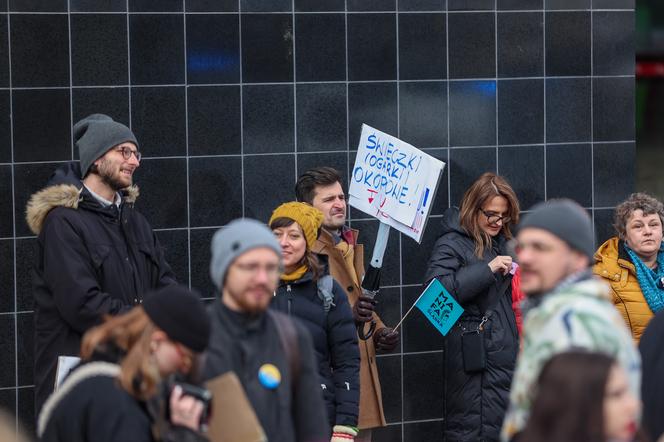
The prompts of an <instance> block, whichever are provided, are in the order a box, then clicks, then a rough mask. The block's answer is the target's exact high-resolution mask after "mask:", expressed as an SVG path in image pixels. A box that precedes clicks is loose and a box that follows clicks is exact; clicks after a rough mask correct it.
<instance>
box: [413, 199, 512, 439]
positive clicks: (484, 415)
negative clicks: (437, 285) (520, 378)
mask: <svg viewBox="0 0 664 442" xmlns="http://www.w3.org/2000/svg"><path fill="white" fill-rule="evenodd" d="M474 250H475V243H474V241H473V240H472V239H471V238H470V237H469V236H468V234H467V233H466V231H465V230H464V229H463V228H462V227H461V226H460V224H459V211H458V209H456V208H450V209H448V210H447V211H446V212H445V214H444V217H443V221H442V233H441V235H440V237H439V238H438V240H437V241H436V244H435V245H434V247H433V250H432V252H431V258H429V264H428V268H427V273H426V277H425V281H426V282H427V283H428V282H429V281H430V280H431V279H433V278H438V280H439V281H440V282H441V283H442V284H443V285H444V286H445V288H446V289H447V290H448V291H449V292H450V294H451V295H452V296H453V297H454V298H455V299H456V300H457V301H458V302H459V304H461V306H462V307H463V308H464V313H463V314H462V315H461V317H460V318H459V320H458V322H457V323H456V324H455V325H454V326H453V327H452V329H451V330H450V331H449V333H448V335H447V336H446V337H445V340H444V344H445V345H444V358H445V363H444V369H445V373H444V388H445V390H444V392H445V404H444V406H445V410H444V413H445V423H444V440H446V441H448V442H456V441H459V442H461V441H471V440H472V441H497V440H499V436H500V429H501V426H502V423H503V417H504V415H505V411H506V409H507V405H508V403H509V391H510V386H511V382H512V375H513V373H514V367H515V363H516V357H517V353H518V350H519V341H518V335H517V328H516V319H515V316H514V311H513V310H512V290H511V284H510V282H511V275H508V276H502V275H500V274H494V273H492V272H491V269H490V268H489V266H488V264H489V262H490V261H491V260H492V259H494V258H495V257H496V256H498V255H506V254H507V252H506V247H505V239H504V237H503V236H502V234H500V235H498V236H497V237H495V238H494V239H493V241H492V245H491V248H490V250H487V251H485V253H484V256H483V257H482V259H480V258H478V257H477V256H476V255H475V251H474ZM483 316H486V317H487V318H488V320H487V322H486V323H485V324H484V326H483V329H484V333H483V336H484V339H483V342H484V347H485V356H486V368H485V369H484V370H483V371H481V372H476V373H466V372H464V366H463V358H462V354H463V353H462V340H461V339H462V338H461V336H462V333H463V332H464V331H474V330H476V329H477V327H478V326H479V324H480V322H481V321H482V317H483Z"/></svg>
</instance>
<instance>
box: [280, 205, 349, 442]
mask: <svg viewBox="0 0 664 442" xmlns="http://www.w3.org/2000/svg"><path fill="white" fill-rule="evenodd" d="M322 221H323V214H322V213H321V211H320V210H318V209H316V208H315V207H312V206H310V205H309V204H306V203H300V202H289V203H284V204H282V205H280V206H279V207H277V208H276V209H275V210H274V212H273V213H272V217H271V218H270V222H269V225H270V229H272V232H274V234H275V236H276V237H277V241H279V245H280V246H281V249H282V251H281V254H282V258H283V265H284V272H283V274H282V275H281V277H280V283H279V287H278V288H277V291H276V293H275V294H274V298H273V299H272V303H271V304H270V308H272V309H275V310H278V311H281V312H283V313H286V314H288V315H289V316H292V317H294V318H297V319H298V320H299V321H301V323H302V324H303V325H304V326H305V327H306V329H307V330H308V331H309V332H310V334H311V337H312V339H313V343H314V350H315V353H316V362H317V363H318V373H319V375H320V384H321V389H322V395H323V399H324V400H325V405H326V408H327V417H328V420H329V422H330V427H331V428H332V429H333V433H332V437H331V439H330V440H331V441H332V442H341V441H344V442H352V441H353V440H354V438H355V436H357V433H358V430H357V417H358V403H359V395H360V392H359V387H360V380H359V376H360V352H359V348H358V346H357V332H356V330H355V322H354V320H353V314H352V313H351V310H350V304H349V303H348V298H347V296H346V292H344V290H343V288H341V286H340V285H339V284H338V283H337V282H336V281H335V280H334V279H332V277H331V276H330V275H325V272H324V266H323V265H321V263H319V260H318V256H317V255H316V254H314V253H313V252H312V251H311V247H312V246H313V244H314V242H315V241H316V238H317V237H318V230H319V229H320V226H321V223H322ZM313 393H315V392H312V394H313Z"/></svg>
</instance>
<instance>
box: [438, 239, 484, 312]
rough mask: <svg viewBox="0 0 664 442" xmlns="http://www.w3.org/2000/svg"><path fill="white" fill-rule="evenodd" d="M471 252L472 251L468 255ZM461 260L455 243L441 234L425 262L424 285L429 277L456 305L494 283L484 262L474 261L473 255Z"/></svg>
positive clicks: (470, 300)
mask: <svg viewBox="0 0 664 442" xmlns="http://www.w3.org/2000/svg"><path fill="white" fill-rule="evenodd" d="M469 253H472V252H469ZM470 258H471V259H472V260H473V262H468V261H470V259H464V255H463V251H462V250H461V247H460V245H459V244H457V243H455V242H453V240H452V239H451V238H449V237H447V236H445V235H443V236H441V237H440V238H438V241H436V244H435V245H434V248H433V251H432V253H431V258H430V259H429V265H428V268H427V273H426V275H427V276H426V282H429V281H430V280H431V279H433V278H438V280H439V281H440V282H441V283H442V284H443V285H444V286H445V288H446V289H447V290H449V291H450V293H451V294H452V295H454V297H455V298H456V300H457V301H458V302H459V303H460V304H462V305H463V304H467V303H469V302H472V301H473V299H474V298H475V297H476V296H478V295H480V294H482V293H485V292H486V289H487V288H489V287H490V286H491V284H494V283H495V282H496V279H495V277H494V275H493V273H492V272H491V268H490V267H489V265H488V263H486V262H484V261H481V260H476V259H477V258H474V255H472V256H470Z"/></svg>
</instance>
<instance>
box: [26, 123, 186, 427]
mask: <svg viewBox="0 0 664 442" xmlns="http://www.w3.org/2000/svg"><path fill="white" fill-rule="evenodd" d="M73 134H74V142H75V145H76V147H77V148H78V152H79V157H80V165H79V163H76V162H71V163H67V164H64V165H63V166H61V167H60V168H58V169H57V170H56V171H55V173H54V174H53V175H52V177H51V179H50V180H49V182H48V184H47V186H46V187H45V188H44V189H42V190H40V191H39V192H37V193H35V194H34V195H32V197H31V198H30V200H29V202H28V205H27V210H26V219H27V222H28V226H29V227H30V229H31V230H32V232H33V233H34V234H35V235H37V243H38V253H37V254H36V255H37V258H36V261H35V264H34V271H33V274H34V277H33V281H32V282H33V293H34V299H35V411H36V414H35V415H38V414H39V410H40V409H41V406H42V404H43V403H44V401H45V400H46V398H47V397H48V395H49V394H50V393H51V392H52V391H53V385H54V379H55V373H56V370H57V363H58V356H76V355H78V353H79V347H80V341H81V336H82V335H83V333H85V331H86V330H88V329H89V328H90V327H92V326H94V325H96V324H98V323H99V322H100V321H101V319H102V317H103V316H104V315H116V314H119V313H122V312H124V311H127V310H129V309H130V308H131V307H132V306H134V305H137V304H140V303H141V302H142V298H143V294H144V293H145V292H147V291H150V290H153V289H157V288H160V287H163V286H167V285H170V284H174V283H175V277H174V275H173V273H172V271H171V268H170V267H169V265H168V264H167V263H166V261H165V259H164V254H163V252H162V249H161V246H160V245H159V243H158V242H157V239H156V237H155V235H154V232H153V231H152V228H151V227H150V225H149V224H148V222H147V220H146V219H145V218H144V217H143V216H142V215H141V214H140V213H138V211H136V210H135V209H134V202H135V201H136V198H137V197H138V188H137V187H136V186H134V185H133V174H134V172H135V171H136V169H137V168H138V166H139V164H140V159H141V154H140V152H139V151H138V142H137V141H136V137H135V136H134V134H133V133H132V132H131V130H130V129H129V128H128V127H126V126H125V125H123V124H121V123H118V122H117V121H113V119H112V118H111V117H108V116H106V115H102V114H93V115H90V116H88V117H87V118H84V119H83V120H81V121H79V122H78V123H76V124H75V125H74V130H73Z"/></svg>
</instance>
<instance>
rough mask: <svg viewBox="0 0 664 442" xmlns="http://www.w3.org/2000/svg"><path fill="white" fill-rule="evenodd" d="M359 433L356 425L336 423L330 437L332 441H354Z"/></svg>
mask: <svg viewBox="0 0 664 442" xmlns="http://www.w3.org/2000/svg"><path fill="white" fill-rule="evenodd" d="M357 433H358V430H357V428H355V427H349V426H347V425H335V426H334V428H333V429H332V438H331V439H330V442H349V441H350V442H353V441H354V440H355V436H357Z"/></svg>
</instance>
